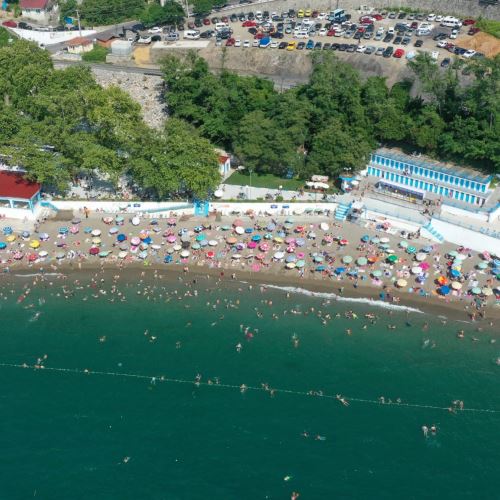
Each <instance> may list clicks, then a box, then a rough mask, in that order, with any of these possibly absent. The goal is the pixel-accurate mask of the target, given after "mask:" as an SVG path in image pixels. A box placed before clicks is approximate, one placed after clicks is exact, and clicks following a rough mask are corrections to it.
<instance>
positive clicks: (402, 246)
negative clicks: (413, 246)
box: [399, 240, 408, 248]
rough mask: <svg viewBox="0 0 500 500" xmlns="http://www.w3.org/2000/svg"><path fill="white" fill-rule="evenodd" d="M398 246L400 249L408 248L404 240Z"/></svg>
mask: <svg viewBox="0 0 500 500" xmlns="http://www.w3.org/2000/svg"><path fill="white" fill-rule="evenodd" d="M399 246H400V247H401V248H406V247H407V246H408V242H407V241H406V240H403V241H400V242H399Z"/></svg>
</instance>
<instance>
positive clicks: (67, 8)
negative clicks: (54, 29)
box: [59, 0, 78, 23]
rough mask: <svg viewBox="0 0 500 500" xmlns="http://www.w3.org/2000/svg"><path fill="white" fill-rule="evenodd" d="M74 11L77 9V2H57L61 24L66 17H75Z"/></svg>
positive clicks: (74, 0) (70, 0)
mask: <svg viewBox="0 0 500 500" xmlns="http://www.w3.org/2000/svg"><path fill="white" fill-rule="evenodd" d="M76 9H78V2H77V0H64V1H63V2H59V19H60V20H61V22H62V23H64V20H65V19H66V18H67V17H72V18H73V17H76Z"/></svg>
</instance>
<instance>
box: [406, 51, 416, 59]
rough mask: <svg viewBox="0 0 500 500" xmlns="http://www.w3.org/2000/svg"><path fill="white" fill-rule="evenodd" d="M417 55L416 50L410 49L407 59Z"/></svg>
mask: <svg viewBox="0 0 500 500" xmlns="http://www.w3.org/2000/svg"><path fill="white" fill-rule="evenodd" d="M415 56H416V54H415V51H414V50H410V52H407V53H406V59H413V58H414V57H415Z"/></svg>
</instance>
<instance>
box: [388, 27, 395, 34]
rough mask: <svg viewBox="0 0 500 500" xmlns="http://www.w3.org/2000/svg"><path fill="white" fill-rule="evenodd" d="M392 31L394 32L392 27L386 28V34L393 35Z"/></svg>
mask: <svg viewBox="0 0 500 500" xmlns="http://www.w3.org/2000/svg"><path fill="white" fill-rule="evenodd" d="M394 33H395V30H394V28H389V29H388V30H387V34H388V35H394Z"/></svg>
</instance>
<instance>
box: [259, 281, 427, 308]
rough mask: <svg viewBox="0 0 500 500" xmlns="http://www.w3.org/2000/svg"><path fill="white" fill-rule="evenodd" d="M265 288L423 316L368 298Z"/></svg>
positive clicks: (284, 287)
mask: <svg viewBox="0 0 500 500" xmlns="http://www.w3.org/2000/svg"><path fill="white" fill-rule="evenodd" d="M262 286H265V287H266V288H274V289H276V290H282V291H284V292H289V293H296V294H301V295H307V296H308V297H319V298H322V299H330V300H336V301H337V302H354V303H357V304H366V305H369V306H374V307H381V308H383V309H392V310H395V311H407V312H415V313H419V314H424V313H423V311H421V310H420V309H416V308H414V307H408V306H400V305H397V304H390V303H388V302H383V301H382V300H373V299H369V298H354V297H339V296H338V295H337V294H335V293H333V292H312V291H311V290H306V289H305V288H299V287H292V286H278V285H264V284H263V285H262Z"/></svg>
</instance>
